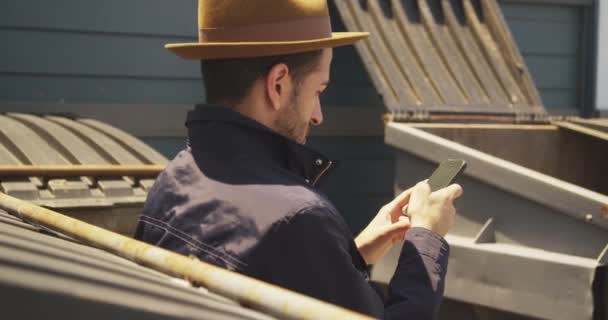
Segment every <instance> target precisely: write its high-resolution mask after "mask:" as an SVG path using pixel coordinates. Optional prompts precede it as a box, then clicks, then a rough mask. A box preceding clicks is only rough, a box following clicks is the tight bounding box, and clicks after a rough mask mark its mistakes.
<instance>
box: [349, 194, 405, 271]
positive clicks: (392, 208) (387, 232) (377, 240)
mask: <svg viewBox="0 0 608 320" xmlns="http://www.w3.org/2000/svg"><path fill="white" fill-rule="evenodd" d="M413 190H414V188H410V189H408V190H406V191H404V192H402V193H401V194H400V195H398V196H397V197H396V198H395V199H393V201H391V202H389V203H387V204H386V205H384V206H383V207H382V208H381V209H380V211H379V212H378V214H376V217H374V219H373V220H372V222H370V223H369V225H367V227H365V229H364V230H363V231H361V233H360V234H359V235H358V236H357V238H356V239H355V243H356V244H357V248H358V249H359V252H360V253H361V255H362V256H363V258H364V259H365V262H366V263H367V264H374V263H376V261H378V260H380V258H382V256H384V254H385V253H386V252H387V251H388V250H389V249H390V248H391V247H392V246H393V245H394V244H395V243H397V242H399V241H401V240H403V238H404V237H405V232H406V231H407V230H408V229H409V228H410V219H409V218H408V217H406V216H404V215H403V214H401V208H403V206H405V205H406V204H407V203H408V201H409V199H410V195H411V194H412V191H413Z"/></svg>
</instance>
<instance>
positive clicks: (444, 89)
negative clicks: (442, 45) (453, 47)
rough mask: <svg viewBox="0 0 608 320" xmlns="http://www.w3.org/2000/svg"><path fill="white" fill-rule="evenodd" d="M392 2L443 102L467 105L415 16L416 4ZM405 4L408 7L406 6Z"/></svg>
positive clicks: (407, 36) (394, 0)
mask: <svg viewBox="0 0 608 320" xmlns="http://www.w3.org/2000/svg"><path fill="white" fill-rule="evenodd" d="M391 3H392V8H393V13H394V15H395V18H396V19H397V22H398V24H399V27H400V30H401V32H402V33H403V35H404V37H405V38H406V39H407V41H408V43H409V44H411V45H412V47H413V48H415V52H416V57H417V59H418V60H419V61H420V64H421V65H422V68H423V69H424V70H425V72H426V73H427V74H428V76H429V78H430V80H431V81H432V83H433V85H434V87H435V88H436V89H437V91H438V92H439V95H440V96H441V97H442V99H443V103H444V104H447V105H452V106H464V105H466V104H467V101H466V99H465V97H464V96H463V94H462V92H461V91H460V89H459V88H458V86H457V84H456V82H455V80H454V79H453V77H452V76H451V75H450V72H449V71H448V69H447V67H446V66H445V64H444V62H443V61H442V60H441V58H440V57H439V55H438V53H437V51H436V49H435V48H434V46H433V43H432V42H431V40H430V38H429V36H428V34H427V32H426V31H425V29H424V26H423V25H422V22H421V21H420V17H419V16H418V17H416V16H413V15H414V14H415V12H416V7H415V6H416V4H415V3H414V2H411V1H407V2H401V1H398V0H392V1H391ZM404 5H405V6H408V7H407V8H406V7H404Z"/></svg>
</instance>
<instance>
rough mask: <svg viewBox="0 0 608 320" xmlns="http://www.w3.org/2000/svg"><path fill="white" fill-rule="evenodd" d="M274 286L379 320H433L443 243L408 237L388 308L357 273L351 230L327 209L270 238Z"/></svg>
mask: <svg viewBox="0 0 608 320" xmlns="http://www.w3.org/2000/svg"><path fill="white" fill-rule="evenodd" d="M271 238H274V239H273V240H272V242H273V249H274V250H273V252H274V254H275V255H276V256H277V257H278V259H277V257H275V258H274V259H272V261H273V263H274V262H276V261H278V265H276V266H273V267H272V268H271V269H272V270H273V274H272V275H271V278H272V279H273V282H274V283H276V284H278V285H280V286H283V287H286V288H289V289H291V290H295V291H297V292H300V293H303V294H306V295H309V296H312V297H315V298H318V299H321V300H324V301H327V302H330V303H333V304H336V305H339V306H342V307H345V308H348V309H351V310H354V311H358V312H361V313H364V314H367V315H370V316H373V317H376V318H385V319H432V318H433V317H434V316H435V313H436V310H437V308H438V305H439V303H440V302H441V297H442V295H443V279H444V277H445V267H446V266H447V265H444V264H443V263H447V252H446V251H445V250H447V249H446V246H447V244H446V243H445V241H444V240H443V239H442V238H441V237H439V236H437V235H435V234H433V233H432V232H430V231H427V230H424V229H412V230H410V231H409V232H408V235H407V241H406V242H405V244H404V247H403V250H402V253H401V257H400V261H399V266H398V268H397V271H396V272H395V275H394V277H393V279H392V280H391V283H390V286H389V299H388V302H387V303H386V305H385V304H384V302H383V301H382V298H381V297H380V296H379V295H378V293H377V291H376V290H375V289H374V288H373V287H372V286H371V285H370V283H369V282H368V280H369V279H368V277H367V273H366V271H365V270H361V268H357V262H356V261H355V259H356V258H358V253H357V256H356V257H355V256H354V255H353V254H352V250H356V247H355V244H354V239H353V237H352V235H351V233H350V231H349V229H348V226H347V225H346V224H345V222H344V221H343V220H342V219H341V217H335V216H333V214H332V213H331V212H328V210H324V209H322V208H321V209H312V210H307V211H304V212H301V213H298V214H297V215H295V216H294V217H292V218H291V219H289V220H286V221H283V222H282V223H280V224H279V225H277V226H276V228H275V229H274V231H273V234H272V235H271Z"/></svg>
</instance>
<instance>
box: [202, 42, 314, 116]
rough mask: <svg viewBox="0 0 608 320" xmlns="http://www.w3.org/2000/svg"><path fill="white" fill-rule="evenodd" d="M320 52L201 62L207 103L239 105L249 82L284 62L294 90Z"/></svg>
mask: <svg viewBox="0 0 608 320" xmlns="http://www.w3.org/2000/svg"><path fill="white" fill-rule="evenodd" d="M322 53H323V51H310V52H304V53H296V54H291V55H284V56H270V57H259V58H244V59H243V58H239V59H216V60H201V73H202V74H203V84H204V86H205V92H206V94H207V102H208V103H229V104H231V105H235V104H238V103H240V102H241V101H242V100H243V99H244V98H245V97H246V96H247V95H248V94H249V91H250V90H251V87H252V86H253V83H254V82H255V81H256V80H257V79H259V78H261V77H265V76H266V75H267V74H268V72H269V71H270V69H271V68H272V67H273V66H275V65H277V64H279V63H284V64H286V65H287V67H288V68H289V73H290V74H291V77H292V78H293V80H294V82H295V85H296V88H297V87H299V85H300V83H301V81H302V80H303V79H304V78H305V77H306V76H307V75H308V74H310V73H311V72H312V71H313V70H314V69H315V68H316V67H317V66H318V63H319V60H320V57H321V54H322Z"/></svg>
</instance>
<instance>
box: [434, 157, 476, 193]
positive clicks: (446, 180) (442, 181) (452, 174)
mask: <svg viewBox="0 0 608 320" xmlns="http://www.w3.org/2000/svg"><path fill="white" fill-rule="evenodd" d="M466 166H467V162H466V161H464V160H459V159H449V160H445V161H443V162H441V164H440V165H439V167H437V169H435V172H433V174H432V175H431V177H430V178H429V182H428V183H429V186H431V191H437V190H439V189H443V188H445V187H447V186H449V185H450V184H452V182H453V181H454V179H456V177H457V176H458V175H459V174H460V173H461V172H463V171H464V169H465V168H466Z"/></svg>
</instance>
